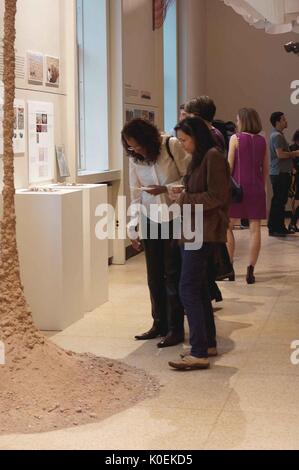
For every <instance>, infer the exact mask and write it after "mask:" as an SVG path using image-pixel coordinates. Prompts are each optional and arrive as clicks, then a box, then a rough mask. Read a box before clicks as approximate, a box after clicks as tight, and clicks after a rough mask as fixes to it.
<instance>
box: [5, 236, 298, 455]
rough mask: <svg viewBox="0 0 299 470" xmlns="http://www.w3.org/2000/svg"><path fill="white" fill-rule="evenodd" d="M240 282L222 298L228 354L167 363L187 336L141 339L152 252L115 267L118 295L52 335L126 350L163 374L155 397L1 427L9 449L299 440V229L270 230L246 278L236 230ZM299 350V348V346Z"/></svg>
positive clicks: (123, 355) (239, 445) (225, 445)
mask: <svg viewBox="0 0 299 470" xmlns="http://www.w3.org/2000/svg"><path fill="white" fill-rule="evenodd" d="M236 237H237V240H238V245H237V257H236V262H235V266H236V272H237V280H236V282H235V283H229V282H223V283H221V288H222V291H223V294H224V297H225V300H224V302H223V303H221V304H216V305H215V307H216V318H217V329H218V337H219V338H218V344H219V352H220V356H219V357H218V358H216V359H214V360H213V361H212V367H211V369H210V370H208V371H193V372H183V373H182V372H176V371H173V370H170V369H169V367H168V365H167V363H168V361H169V360H170V359H173V358H176V357H177V356H178V354H179V353H180V351H182V350H183V347H185V348H186V347H187V341H186V345H184V346H182V345H181V346H177V347H174V348H169V349H166V350H158V349H157V347H156V342H157V341H156V340H153V341H148V342H143V343H141V342H136V341H134V339H133V337H134V334H136V333H141V332H143V331H145V330H146V329H147V328H148V327H149V326H150V324H151V322H150V315H149V311H150V305H149V298H148V292H147V286H146V275H145V266H144V259H143V255H139V256H137V257H136V258H134V259H132V260H130V261H129V262H128V263H127V265H126V266H113V267H111V270H110V302H108V303H107V304H105V305H104V306H102V307H101V308H99V309H98V310H96V311H94V312H92V313H91V314H88V315H86V316H85V317H84V319H82V320H81V321H79V322H78V323H76V324H75V325H72V326H71V327H70V328H68V329H67V330H65V331H63V332H61V333H59V334H54V335H52V340H53V341H55V342H56V343H57V344H59V345H60V346H62V347H66V348H69V349H72V350H74V351H78V352H87V351H88V352H92V353H94V354H96V355H104V356H107V357H111V358H117V359H121V360H123V361H125V362H127V363H128V364H130V365H134V366H137V367H140V368H144V369H145V370H146V371H148V372H149V373H151V374H153V375H155V376H156V377H158V378H159V380H160V382H161V384H162V387H161V390H160V392H159V393H158V394H157V395H155V396H154V397H153V398H151V399H147V400H146V401H144V402H142V403H139V404H137V405H136V406H133V407H132V408H130V409H128V410H126V411H123V412H121V413H119V414H116V415H114V416H112V417H110V418H108V419H106V420H104V421H101V422H99V423H96V424H92V425H88V426H83V427H79V428H74V429H65V430H60V431H56V432H52V433H45V434H39V435H8V436H2V437H0V448H2V449H3V448H4V449H115V450H124V449H138V450H140V449H149V450H151V449H167V450H168V449H181V450H193V449H299V433H298V428H299V365H297V366H296V365H293V364H292V362H291V354H292V352H293V351H292V349H291V343H292V342H293V341H294V340H299V288H298V287H299V263H298V259H299V257H298V253H299V237H298V236H297V235H296V236H290V237H288V238H287V239H285V240H281V239H275V238H268V236H267V233H266V230H265V229H264V231H263V250H262V254H261V257H260V261H259V264H258V267H257V270H256V276H257V283H256V285H254V286H248V285H247V284H246V282H245V270H246V265H247V259H246V251H247V246H248V230H244V231H241V230H237V231H236ZM298 358H299V354H298Z"/></svg>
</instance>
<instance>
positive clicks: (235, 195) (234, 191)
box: [230, 176, 243, 203]
mask: <svg viewBox="0 0 299 470" xmlns="http://www.w3.org/2000/svg"><path fill="white" fill-rule="evenodd" d="M230 183H231V196H232V201H233V202H236V203H240V202H242V201H243V188H242V186H241V185H240V184H238V183H237V181H236V180H235V179H234V178H233V177H232V176H231V179H230Z"/></svg>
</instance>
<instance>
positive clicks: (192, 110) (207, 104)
mask: <svg viewBox="0 0 299 470" xmlns="http://www.w3.org/2000/svg"><path fill="white" fill-rule="evenodd" d="M216 111H217V108H216V105H215V103H214V101H213V100H212V99H211V98H210V97H209V96H205V95H203V96H199V97H198V98H195V99H193V100H191V101H188V103H186V104H185V112H186V113H187V115H188V116H191V117H192V116H196V117H200V118H201V119H203V120H204V121H205V123H206V125H207V126H208V128H209V129H210V131H211V133H212V135H213V137H214V139H215V142H216V144H217V145H218V147H220V148H221V149H222V150H223V151H225V148H226V146H225V140H224V137H223V135H222V133H221V131H220V130H219V129H217V128H216V127H214V126H213V120H214V118H215V115H216Z"/></svg>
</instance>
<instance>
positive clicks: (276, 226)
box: [268, 111, 299, 237]
mask: <svg viewBox="0 0 299 470" xmlns="http://www.w3.org/2000/svg"><path fill="white" fill-rule="evenodd" d="M270 121H271V124H272V126H273V130H272V133H271V136H270V179H271V184H272V189H273V197H272V201H271V209H270V214H269V219H268V229H269V235H270V236H272V237H286V235H288V234H290V233H293V231H290V230H288V229H287V228H286V226H285V205H286V203H287V202H288V197H289V189H290V185H291V180H292V177H291V173H292V169H293V160H294V158H297V157H299V150H296V151H290V148H289V144H288V142H287V140H286V138H285V136H284V133H283V132H284V130H285V129H287V127H288V121H287V118H286V116H285V114H284V113H283V112H280V111H278V112H275V113H273V114H272V115H271V118H270Z"/></svg>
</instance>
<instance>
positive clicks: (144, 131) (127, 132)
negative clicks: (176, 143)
mask: <svg viewBox="0 0 299 470" xmlns="http://www.w3.org/2000/svg"><path fill="white" fill-rule="evenodd" d="M127 139H134V140H136V142H137V143H138V145H140V147H142V148H143V149H144V150H145V153H146V158H144V157H143V156H142V155H139V154H137V153H136V152H134V151H132V150H130V147H129V145H128V143H127ZM121 140H122V144H123V147H124V149H125V151H126V152H127V154H128V156H129V157H133V158H134V159H135V162H137V163H138V162H145V161H146V162H148V163H155V162H156V161H157V158H158V156H159V155H160V152H161V145H162V139H161V135H160V132H159V130H158V128H157V127H156V126H155V125H154V124H152V123H151V122H149V121H147V120H145V119H140V118H138V119H132V121H130V122H128V123H127V124H126V125H125V126H124V128H123V130H122V131H121Z"/></svg>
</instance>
